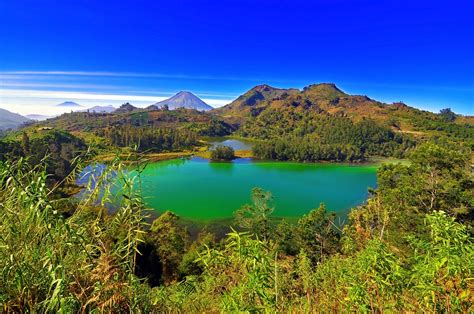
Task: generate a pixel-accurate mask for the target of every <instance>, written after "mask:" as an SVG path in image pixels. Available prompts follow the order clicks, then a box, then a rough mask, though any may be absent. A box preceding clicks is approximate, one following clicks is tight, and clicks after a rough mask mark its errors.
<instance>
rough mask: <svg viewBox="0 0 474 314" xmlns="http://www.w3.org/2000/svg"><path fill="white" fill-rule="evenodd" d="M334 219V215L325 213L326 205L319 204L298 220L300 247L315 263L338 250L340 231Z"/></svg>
mask: <svg viewBox="0 0 474 314" xmlns="http://www.w3.org/2000/svg"><path fill="white" fill-rule="evenodd" d="M335 219H336V215H335V214H334V213H327V211H326V206H324V204H321V205H320V206H319V208H317V209H313V210H312V211H310V212H309V213H308V214H306V215H304V216H303V218H301V219H300V220H299V221H298V231H297V232H298V237H299V239H300V243H301V244H300V245H301V248H302V249H303V250H304V252H306V254H307V256H308V258H309V259H310V260H311V261H312V262H313V263H315V264H316V263H318V262H320V261H321V260H322V259H323V258H324V257H326V256H330V255H333V254H335V253H336V252H337V251H338V250H339V237H340V232H339V231H338V230H337V228H338V226H337V225H336V224H335Z"/></svg>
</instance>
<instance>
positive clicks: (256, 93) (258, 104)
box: [213, 84, 299, 120]
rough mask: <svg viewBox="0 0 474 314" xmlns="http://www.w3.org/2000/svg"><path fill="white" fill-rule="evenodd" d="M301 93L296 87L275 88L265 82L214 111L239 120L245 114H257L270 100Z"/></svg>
mask: <svg viewBox="0 0 474 314" xmlns="http://www.w3.org/2000/svg"><path fill="white" fill-rule="evenodd" d="M297 93H299V90H298V89H296V88H288V89H283V88H275V87H271V86H269V85H266V84H263V85H258V86H255V87H254V88H252V89H250V90H249V91H247V92H246V93H245V94H243V95H241V96H239V97H238V98H237V99H236V100H234V101H233V102H231V103H230V104H228V105H225V106H223V107H220V108H217V109H214V110H213V112H214V113H216V114H218V115H222V116H224V117H228V118H231V119H232V120H238V119H239V118H242V117H244V116H249V115H255V114H257V113H258V111H259V110H261V108H262V107H264V106H265V105H266V104H267V103H268V102H269V101H272V100H275V99H284V98H286V97H288V96H290V95H294V94H297Z"/></svg>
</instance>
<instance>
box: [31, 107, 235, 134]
mask: <svg viewBox="0 0 474 314" xmlns="http://www.w3.org/2000/svg"><path fill="white" fill-rule="evenodd" d="M125 126H132V127H134V128H145V127H150V128H155V129H157V128H171V129H187V130H190V131H192V132H195V133H196V134H198V135H210V136H211V135H216V136H218V135H228V134H230V133H231V132H233V131H234V130H235V129H234V128H233V127H232V126H230V125H229V124H228V123H226V122H224V121H223V119H221V118H219V117H217V116H215V115H212V114H209V113H205V112H201V111H197V110H191V109H183V108H180V109H176V110H166V109H163V110H161V109H159V110H157V109H156V107H154V106H150V107H149V108H145V109H142V108H137V107H134V106H132V105H131V104H129V103H126V104H123V105H122V106H120V108H118V109H117V110H115V111H114V112H112V113H107V112H91V111H89V112H87V111H86V112H72V113H64V114H62V115H60V116H58V117H56V118H54V119H49V120H47V121H43V122H37V123H36V124H34V125H33V128H38V127H53V128H57V129H60V130H66V131H69V132H74V133H84V134H86V133H90V132H92V133H94V134H103V131H104V130H105V129H111V128H121V127H125Z"/></svg>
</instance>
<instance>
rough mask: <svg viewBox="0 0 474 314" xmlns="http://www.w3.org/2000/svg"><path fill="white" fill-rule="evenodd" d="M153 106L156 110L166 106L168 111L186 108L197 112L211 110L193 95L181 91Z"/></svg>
mask: <svg viewBox="0 0 474 314" xmlns="http://www.w3.org/2000/svg"><path fill="white" fill-rule="evenodd" d="M154 106H156V107H157V108H163V107H164V106H168V109H170V110H174V109H178V108H186V109H195V110H199V111H207V110H211V109H213V108H212V107H211V106H209V105H208V104H206V103H205V102H204V101H202V100H201V99H200V98H199V97H197V96H196V95H194V94H193V93H191V92H185V91H181V92H179V93H177V94H176V95H174V96H173V97H170V98H168V99H166V100H163V101H159V102H157V103H155V104H154Z"/></svg>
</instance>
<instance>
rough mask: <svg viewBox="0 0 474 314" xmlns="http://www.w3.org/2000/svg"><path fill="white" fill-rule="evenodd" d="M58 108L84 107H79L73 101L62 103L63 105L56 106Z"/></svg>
mask: <svg viewBox="0 0 474 314" xmlns="http://www.w3.org/2000/svg"><path fill="white" fill-rule="evenodd" d="M56 107H82V106H81V105H79V104H78V103H75V102H73V101H65V102H62V103H60V104H58V105H56Z"/></svg>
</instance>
